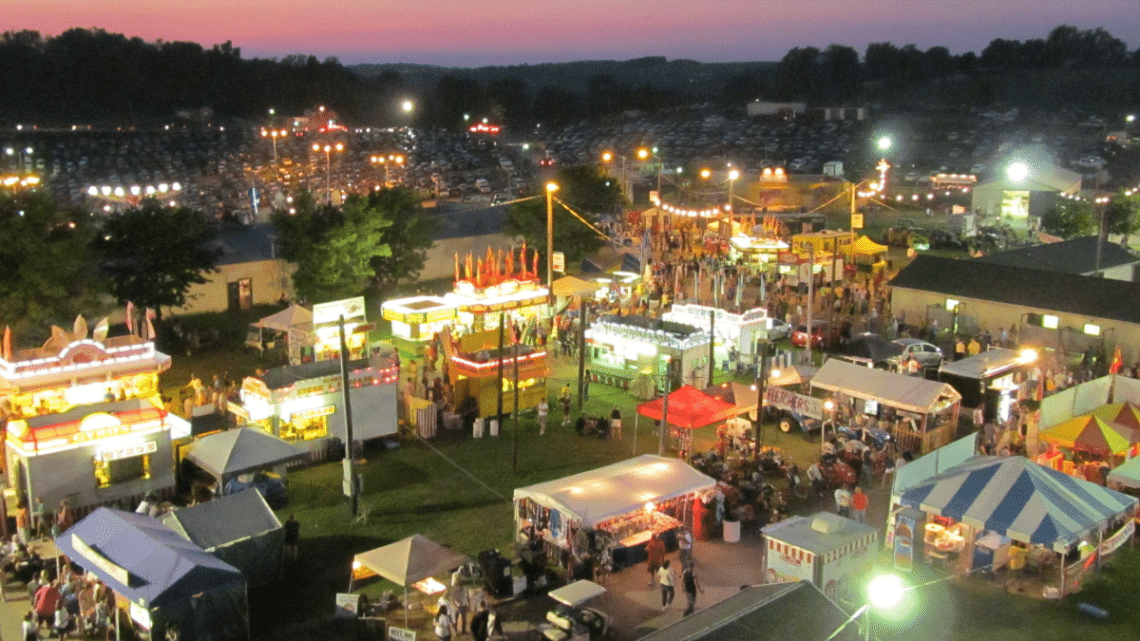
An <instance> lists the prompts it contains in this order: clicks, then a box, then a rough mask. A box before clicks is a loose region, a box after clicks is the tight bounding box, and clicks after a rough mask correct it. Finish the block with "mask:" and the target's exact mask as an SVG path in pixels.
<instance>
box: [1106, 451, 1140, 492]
mask: <svg viewBox="0 0 1140 641" xmlns="http://www.w3.org/2000/svg"><path fill="white" fill-rule="evenodd" d="M1108 482H1109V483H1119V484H1121V485H1123V486H1124V487H1130V488H1133V489H1140V458H1134V459H1132V460H1131V461H1128V462H1127V463H1125V464H1124V465H1121V466H1120V467H1118V468H1116V469H1115V470H1113V471H1111V472H1109V473H1108Z"/></svg>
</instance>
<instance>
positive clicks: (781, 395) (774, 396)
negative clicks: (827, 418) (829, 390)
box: [764, 387, 823, 419]
mask: <svg viewBox="0 0 1140 641" xmlns="http://www.w3.org/2000/svg"><path fill="white" fill-rule="evenodd" d="M764 401H765V402H766V403H767V404H768V405H770V406H772V407H778V408H780V409H782V410H788V411H791V412H796V413H797V414H802V415H804V416H810V417H811V418H814V419H823V401H822V400H820V399H818V398H813V397H811V396H805V395H803V394H797V393H795V392H793V391H791V390H788V389H784V388H782V387H769V388H768V389H767V391H766V392H765V394H764Z"/></svg>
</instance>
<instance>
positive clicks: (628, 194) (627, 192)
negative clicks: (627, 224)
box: [602, 151, 633, 203]
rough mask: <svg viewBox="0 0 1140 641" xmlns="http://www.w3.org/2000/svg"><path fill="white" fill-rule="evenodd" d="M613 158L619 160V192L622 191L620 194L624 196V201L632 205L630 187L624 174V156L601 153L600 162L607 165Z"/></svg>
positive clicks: (608, 152)
mask: <svg viewBox="0 0 1140 641" xmlns="http://www.w3.org/2000/svg"><path fill="white" fill-rule="evenodd" d="M614 158H621V190H622V193H623V194H625V199H626V200H628V201H630V202H631V203H632V202H633V189H632V188H631V186H630V184H629V177H628V176H627V175H626V173H625V156H623V155H621V154H615V153H614V152H612V151H603V152H602V162H604V163H606V164H607V165H608V164H609V163H610V162H611V161H612V160H613V159H614Z"/></svg>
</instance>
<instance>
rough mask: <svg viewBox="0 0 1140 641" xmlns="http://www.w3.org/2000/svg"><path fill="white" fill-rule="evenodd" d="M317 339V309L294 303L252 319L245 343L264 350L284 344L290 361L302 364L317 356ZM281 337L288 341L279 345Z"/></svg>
mask: <svg viewBox="0 0 1140 641" xmlns="http://www.w3.org/2000/svg"><path fill="white" fill-rule="evenodd" d="M314 340H315V339H314V336H313V312H312V311H310V310H309V309H307V308H305V307H301V306H300V305H298V304H296V303H293V304H291V305H289V306H288V307H286V308H285V309H283V310H281V311H279V312H277V313H276V314H271V315H269V316H266V317H265V318H262V319H261V320H259V321H257V322H256V323H250V325H249V333H247V334H246V337H245V344H246V347H251V348H253V349H256V350H257V351H259V352H261V353H263V354H264V353H265V352H266V351H273V350H278V349H281V348H282V347H283V348H284V353H285V355H286V359H287V362H288V363H289V364H291V365H300V364H301V362H302V361H305V360H310V361H311V360H312V359H313V354H312V349H311V348H312V346H313V341H314ZM279 341H284V345H283V346H282V345H279V344H278V343H279Z"/></svg>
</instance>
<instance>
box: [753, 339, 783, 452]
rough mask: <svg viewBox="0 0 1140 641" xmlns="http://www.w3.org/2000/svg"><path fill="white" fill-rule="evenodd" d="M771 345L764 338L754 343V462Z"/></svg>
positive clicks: (761, 432) (775, 373) (758, 448)
mask: <svg viewBox="0 0 1140 641" xmlns="http://www.w3.org/2000/svg"><path fill="white" fill-rule="evenodd" d="M769 345H771V343H770V342H769V341H768V339H766V338H761V339H759V340H758V341H757V342H756V355H757V357H758V358H759V362H758V363H757V364H756V385H754V386H753V387H754V389H755V390H756V420H755V421H753V423H752V440H753V441H754V443H753V447H752V450H753V452H752V454H753V458H754V460H755V461H756V462H759V461H760V444H761V443H763V442H764V441H763V429H764V396H765V394H766V389H765V388H766V387H767V386H768V373H767V372H766V371H765V370H766V369H767V367H768V346H769ZM772 375H775V376H778V375H779V371H774V372H772Z"/></svg>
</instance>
